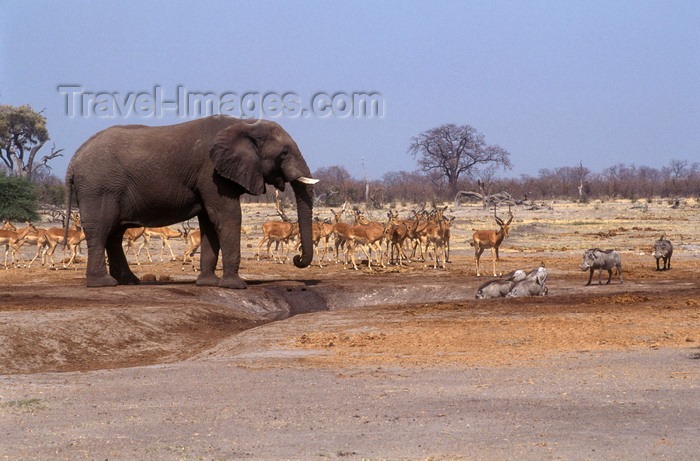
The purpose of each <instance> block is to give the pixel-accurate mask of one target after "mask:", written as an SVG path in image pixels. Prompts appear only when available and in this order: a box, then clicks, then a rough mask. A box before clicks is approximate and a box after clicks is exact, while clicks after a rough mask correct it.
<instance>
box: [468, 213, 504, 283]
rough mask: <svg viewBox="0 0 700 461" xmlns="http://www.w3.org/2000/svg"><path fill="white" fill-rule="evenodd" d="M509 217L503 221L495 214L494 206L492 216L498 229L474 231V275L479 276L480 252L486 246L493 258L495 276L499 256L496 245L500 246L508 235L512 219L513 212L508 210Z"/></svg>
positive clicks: (495, 275) (494, 274)
mask: <svg viewBox="0 0 700 461" xmlns="http://www.w3.org/2000/svg"><path fill="white" fill-rule="evenodd" d="M508 214H509V215H510V218H508V221H507V222H503V220H502V219H501V218H499V217H498V216H496V208H495V207H494V209H493V216H494V218H495V219H496V224H498V226H499V227H500V229H498V230H497V231H496V230H478V231H476V232H474V235H473V237H472V238H473V241H472V245H473V246H474V256H475V258H476V276H477V277H480V276H481V273H480V272H479V259H480V258H481V253H483V252H484V250H485V249H486V248H490V249H491V259H492V260H493V276H494V277H497V276H498V274H496V261H497V260H499V259H500V258H499V257H498V247H500V246H501V242H503V239H505V238H506V237H508V226H509V225H510V222H511V221H512V220H513V213H512V212H511V211H510V210H508Z"/></svg>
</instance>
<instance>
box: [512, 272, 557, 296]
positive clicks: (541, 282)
mask: <svg viewBox="0 0 700 461" xmlns="http://www.w3.org/2000/svg"><path fill="white" fill-rule="evenodd" d="M546 281H547V269H545V268H544V266H540V267H538V268H537V269H533V270H531V271H530V272H528V274H527V276H525V278H524V279H522V280H520V281H519V282H516V283H515V284H513V287H512V288H511V289H510V291H509V292H508V293H507V294H506V298H520V297H523V296H544V295H546V294H547V291H548V290H547V287H546V286H545V282H546Z"/></svg>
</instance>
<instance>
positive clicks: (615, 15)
mask: <svg viewBox="0 0 700 461" xmlns="http://www.w3.org/2000/svg"><path fill="white" fill-rule="evenodd" d="M0 11H1V12H0V34H1V42H0V103H1V104H11V105H15V106H17V105H22V104H30V105H32V106H33V107H34V108H35V109H37V110H40V109H45V112H44V114H45V115H46V117H47V119H48V127H49V132H50V135H51V139H52V142H55V143H56V146H57V147H58V148H65V149H66V151H65V154H66V155H65V158H63V159H58V160H55V161H53V163H52V166H53V168H54V173H55V174H57V175H58V176H61V177H62V176H63V175H64V174H65V169H66V167H67V165H68V161H69V159H70V156H72V154H73V152H75V150H76V149H77V148H78V147H79V146H80V144H82V143H83V142H84V141H85V140H86V139H87V138H88V137H90V136H91V135H92V134H93V133H95V132H97V131H99V130H101V129H104V128H107V127H109V126H111V125H117V124H129V123H143V124H148V125H164V124H171V123H179V122H182V121H186V120H189V119H191V118H194V117H196V115H197V114H193V113H192V112H191V111H189V110H184V113H182V114H180V113H178V112H177V111H176V110H170V109H165V110H162V111H161V113H160V114H159V115H158V116H156V115H155V110H152V111H150V112H149V111H148V110H142V113H141V114H139V113H137V111H135V110H131V112H129V114H128V116H124V115H123V114H120V113H111V114H110V113H109V111H107V112H101V113H99V114H98V113H96V110H95V107H94V103H93V106H92V107H91V106H90V104H89V101H88V104H87V106H86V107H87V109H85V110H83V108H82V107H81V108H80V110H77V111H75V112H76V113H75V114H74V116H72V117H71V116H69V114H67V107H66V103H67V101H66V93H61V92H60V91H59V89H58V87H59V86H61V85H77V86H78V87H79V90H75V91H76V92H77V91H81V92H82V93H83V94H85V93H95V94H97V93H109V94H112V95H115V96H114V98H116V99H115V101H120V103H121V104H126V103H130V102H133V101H134V99H133V98H134V97H135V96H137V95H138V94H139V93H144V94H146V96H144V97H146V98H149V97H150V98H151V99H152V100H153V101H156V98H155V93H154V92H155V91H156V88H158V89H159V90H158V91H160V94H161V95H162V98H163V100H165V101H166V102H167V101H175V99H176V96H177V94H178V91H183V90H184V91H186V92H188V93H196V92H201V93H205V92H206V93H211V94H212V95H214V96H216V97H217V98H218V101H219V102H220V100H221V98H222V95H226V94H230V93H235V94H236V95H237V96H239V97H242V96H243V95H245V94H247V93H258V94H260V95H267V94H273V95H274V94H277V95H280V96H282V95H285V94H293V95H295V96H294V97H295V98H296V99H295V100H296V101H298V105H299V107H303V108H306V109H310V108H312V105H311V102H313V96H314V95H316V94H319V93H325V94H328V95H329V96H333V95H335V94H338V93H340V94H341V97H340V99H339V101H340V100H342V99H343V97H342V95H352V94H353V93H376V94H378V95H380V96H381V100H382V102H383V105H382V109H383V113H382V114H381V116H373V117H367V116H364V117H362V116H359V117H355V116H342V110H340V109H342V107H341V106H339V108H340V109H339V113H338V114H336V115H334V114H333V113H331V114H330V115H326V116H323V114H314V113H313V112H310V113H309V114H307V115H308V116H301V115H299V114H298V113H293V114H291V115H290V114H285V113H283V114H281V115H278V116H276V117H272V116H266V117H264V118H269V119H272V120H275V121H277V122H278V123H280V124H281V125H282V126H283V127H284V128H285V129H287V131H288V132H289V133H290V134H291V135H292V136H293V137H294V138H295V140H296V141H297V144H298V145H299V147H300V148H301V150H302V152H303V153H304V156H305V157H306V159H307V161H308V163H309V165H310V167H311V169H312V170H315V169H316V168H319V167H326V166H331V165H343V166H345V167H346V168H347V169H348V171H349V172H350V173H351V174H352V175H353V176H356V177H358V178H359V177H362V176H363V171H362V166H361V159H362V157H364V158H365V164H366V166H367V170H368V173H369V176H370V177H371V178H373V179H378V178H380V177H381V176H382V175H383V174H384V173H386V172H389V171H399V170H407V171H412V170H415V169H416V163H415V160H414V159H413V158H412V157H411V156H410V155H408V154H407V153H406V151H407V149H408V146H409V144H410V142H411V137H412V136H415V135H417V134H419V133H420V132H422V131H424V130H427V129H431V128H434V127H437V126H440V125H442V124H445V123H455V124H458V125H462V124H468V125H471V126H473V127H475V128H476V129H477V130H478V131H480V132H481V133H483V134H484V135H485V137H486V141H487V142H488V143H489V144H498V145H500V146H501V147H503V148H504V149H506V150H507V151H509V152H510V153H511V160H512V163H513V169H512V170H510V171H508V172H503V171H501V172H499V175H501V176H519V175H521V174H527V175H533V176H536V175H537V172H538V171H539V170H540V169H541V168H554V167H558V166H575V165H578V162H579V161H583V164H584V166H586V167H588V168H590V169H591V170H592V171H594V172H599V171H602V170H603V169H604V168H606V167H608V166H611V165H616V164H619V163H625V164H636V165H646V166H651V167H656V168H660V167H662V166H665V165H668V163H669V162H670V160H671V159H678V160H688V161H689V162H691V163H692V162H695V161H700V152H699V150H700V134H699V133H700V28H699V27H698V26H697V25H698V24H699V23H700V2H698V1H696V0H691V1H633V2H630V1H619V2H618V1H586V2H582V1H551V2H539V1H522V2H512V1H459V2H418V1H396V2H394V1H389V2H376V3H375V2H346V1H342V2H337V1H319V2H287V1H255V2H223V1H222V2H213V1H200V2H176V1H167V2H144V1H123V2H110V3H106V2H91V1H84V2H83V1H71V2H38V1H31V0H30V1H0ZM148 95H151V96H148ZM79 97H84V96H79ZM130 97H132V99H129V98H130ZM252 98H253V99H255V96H252ZM153 101H151V105H157V104H158V103H157V102H153ZM273 103H274V101H273ZM104 104H106V103H104V102H103V103H102V104H101V106H100V107H102V109H104V108H105V105H104ZM113 104H114V103H113ZM81 106H82V105H81ZM182 106H183V107H184V106H185V105H184V104H182ZM273 106H274V104H273V105H272V106H270V107H273ZM148 107H149V104H148V100H147V101H146V109H148ZM251 107H252V106H251ZM257 107H261V106H260V104H259V103H258V104H257ZM181 111H183V110H182V109H181ZM251 113H252V112H251ZM105 115H110V116H109V117H108V116H105ZM266 115H268V114H267V113H266ZM273 115H274V114H273ZM50 144H51V142H50V143H48V146H47V147H45V149H48V147H49V146H50Z"/></svg>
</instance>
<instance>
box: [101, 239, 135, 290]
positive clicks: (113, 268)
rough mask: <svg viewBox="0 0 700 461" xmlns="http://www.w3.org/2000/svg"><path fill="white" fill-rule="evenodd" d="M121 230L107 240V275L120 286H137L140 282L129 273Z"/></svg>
mask: <svg viewBox="0 0 700 461" xmlns="http://www.w3.org/2000/svg"><path fill="white" fill-rule="evenodd" d="M123 236H124V232H123V230H122V231H121V232H115V233H114V234H112V235H111V236H110V237H109V239H108V240H107V246H106V249H107V256H108V257H109V274H110V275H111V276H112V277H114V279H115V280H116V281H117V282H118V283H119V284H120V285H138V284H139V283H140V280H139V278H138V277H136V275H135V274H134V273H133V272H131V269H130V268H129V263H128V262H127V261H126V255H125V254H124V247H122V238H123Z"/></svg>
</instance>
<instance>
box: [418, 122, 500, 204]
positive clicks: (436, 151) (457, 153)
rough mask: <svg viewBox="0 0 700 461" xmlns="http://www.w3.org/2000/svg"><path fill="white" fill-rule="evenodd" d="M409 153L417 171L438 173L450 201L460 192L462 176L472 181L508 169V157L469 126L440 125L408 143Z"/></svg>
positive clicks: (498, 147)
mask: <svg viewBox="0 0 700 461" xmlns="http://www.w3.org/2000/svg"><path fill="white" fill-rule="evenodd" d="M408 152H409V153H410V154H411V155H413V156H414V157H416V158H417V160H418V165H419V166H420V169H421V170H423V171H424V172H426V173H434V172H437V173H439V174H440V175H441V176H442V177H444V178H445V179H446V180H447V188H448V193H449V194H450V196H451V197H454V195H455V194H456V193H457V190H458V189H459V179H460V177H462V176H469V177H474V176H476V175H477V173H478V172H479V171H480V170H482V169H485V168H489V167H493V166H496V167H503V168H506V169H507V168H510V167H511V163H510V153H509V152H508V151H506V150H505V149H503V148H502V147H500V146H497V145H488V144H486V140H485V138H484V135H483V134H481V133H479V132H478V131H477V130H476V129H475V128H473V127H471V126H469V125H462V126H457V125H454V124H447V125H442V126H440V127H438V128H433V129H431V130H427V131H424V132H423V133H421V134H419V135H418V136H415V137H413V138H412V139H411V145H410V146H409V148H408Z"/></svg>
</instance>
